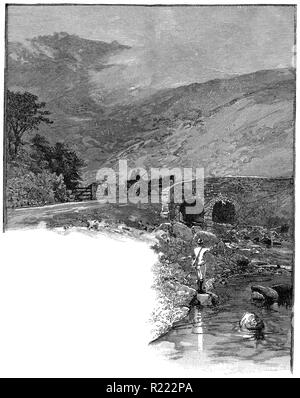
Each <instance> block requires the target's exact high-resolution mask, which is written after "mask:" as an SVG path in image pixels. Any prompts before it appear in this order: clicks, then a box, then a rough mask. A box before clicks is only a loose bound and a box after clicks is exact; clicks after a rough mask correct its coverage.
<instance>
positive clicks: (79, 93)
mask: <svg viewBox="0 0 300 398" xmlns="http://www.w3.org/2000/svg"><path fill="white" fill-rule="evenodd" d="M127 50H129V47H128V46H124V45H120V44H119V43H117V42H112V43H105V42H100V41H93V40H86V39H82V38H80V37H78V36H75V35H69V34H67V33H56V34H54V35H50V36H39V37H37V38H35V39H32V40H27V41H26V42H25V44H24V43H23V44H20V43H10V44H9V47H8V88H9V89H11V90H14V91H17V90H27V91H31V92H33V93H35V94H37V95H38V96H39V97H40V99H41V100H43V101H45V102H46V104H47V108H48V109H49V110H50V111H51V112H52V119H53V120H54V123H53V124H52V125H51V126H41V129H40V133H42V134H44V135H46V136H47V138H48V139H49V140H50V141H51V142H55V141H58V140H59V141H65V142H67V143H68V144H70V145H71V146H72V147H73V149H75V150H76V151H77V152H78V153H79V154H80V155H81V157H82V158H83V159H84V160H85V161H86V164H87V166H86V168H85V169H84V170H83V176H84V181H85V183H86V182H88V181H93V180H94V179H95V173H96V171H97V169H98V168H99V167H101V166H103V165H106V166H114V165H115V164H116V161H117V160H118V159H120V158H126V159H128V160H129V162H130V164H131V165H132V166H135V165H138V166H145V167H153V166H172V167H174V166H185V167H188V166H192V167H204V168H205V173H206V175H211V176H212V175H217V176H219V175H258V176H270V177H277V176H288V175H291V174H292V173H293V129H294V125H293V117H294V116H293V113H294V94H295V73H294V70H292V69H276V70H265V71H258V72H255V73H250V74H247V75H240V76H235V77H233V78H226V79H215V80H211V81H208V82H205V83H193V84H190V85H188V86H181V87H177V88H170V89H164V90H159V91H157V92H155V93H154V94H153V88H152V87H150V86H149V88H148V89H145V91H144V92H143V94H141V95H140V96H132V97H131V96H130V87H126V79H125V80H124V76H122V74H120V76H119V79H117V80H116V82H115V87H113V86H114V85H113V84H110V86H111V91H107V88H105V87H101V86H99V81H97V79H95V76H102V74H104V75H103V76H105V73H106V71H107V70H109V69H110V68H113V67H114V65H113V64H112V63H110V62H111V60H112V59H113V58H114V55H116V54H121V53H124V52H126V51H127ZM122 79H123V80H122ZM112 83H113V82H112ZM120 87H121V88H122V89H120ZM150 93H152V94H151V95H150ZM28 138H29V137H26V139H28Z"/></svg>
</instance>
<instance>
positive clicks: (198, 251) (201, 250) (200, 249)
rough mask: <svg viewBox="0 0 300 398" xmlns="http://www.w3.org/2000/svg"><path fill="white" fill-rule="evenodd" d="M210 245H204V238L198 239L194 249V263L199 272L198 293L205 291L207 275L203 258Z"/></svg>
mask: <svg viewBox="0 0 300 398" xmlns="http://www.w3.org/2000/svg"><path fill="white" fill-rule="evenodd" d="M209 250H210V249H209V248H208V247H204V244H203V240H202V239H198V240H197V247H196V248H195V249H194V255H193V258H194V260H193V264H192V266H193V267H195V268H196V272H197V286H198V289H197V290H198V293H205V288H204V286H205V276H206V262H205V259H204V258H203V256H204V254H205V253H206V252H207V251H209Z"/></svg>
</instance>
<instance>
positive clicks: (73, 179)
mask: <svg viewBox="0 0 300 398" xmlns="http://www.w3.org/2000/svg"><path fill="white" fill-rule="evenodd" d="M31 142H32V150H33V152H32V154H31V157H32V159H34V161H35V164H37V165H44V166H43V167H44V168H48V169H49V170H50V171H51V173H55V174H56V175H58V176H59V175H63V178H64V183H65V185H66V187H67V189H71V190H73V189H74V188H76V187H77V185H78V184H79V181H80V174H79V171H80V168H81V167H82V166H84V162H83V160H82V159H80V158H79V157H78V155H77V153H76V152H75V151H72V150H71V149H70V148H69V147H68V146H67V145H66V144H63V143H61V142H57V143H56V144H55V145H54V146H50V143H49V142H48V141H47V139H46V138H45V137H42V136H41V135H39V134H36V135H35V136H34V137H33V139H32V140H31Z"/></svg>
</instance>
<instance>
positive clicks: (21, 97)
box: [6, 90, 53, 156]
mask: <svg viewBox="0 0 300 398" xmlns="http://www.w3.org/2000/svg"><path fill="white" fill-rule="evenodd" d="M45 106H46V104H45V102H38V97H37V96H36V95H34V94H31V93H29V92H25V93H19V92H17V93H14V92H13V91H10V90H7V109H6V125H7V138H8V150H9V153H10V155H12V156H16V155H17V153H18V150H19V148H20V146H21V145H22V144H23V141H22V137H23V135H24V134H25V133H30V132H31V131H32V130H37V129H38V127H39V125H40V124H41V123H45V124H52V123H53V121H52V120H50V119H49V118H48V117H47V116H49V115H50V112H49V111H47V110H43V109H44V108H45Z"/></svg>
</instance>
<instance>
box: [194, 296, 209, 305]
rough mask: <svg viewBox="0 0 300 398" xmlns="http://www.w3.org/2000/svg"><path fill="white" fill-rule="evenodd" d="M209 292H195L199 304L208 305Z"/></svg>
mask: <svg viewBox="0 0 300 398" xmlns="http://www.w3.org/2000/svg"><path fill="white" fill-rule="evenodd" d="M209 298H210V297H209V294H207V293H197V299H198V301H199V303H200V305H203V306H207V305H209V304H210V303H209Z"/></svg>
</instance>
